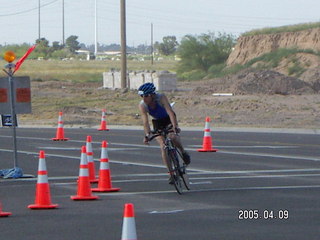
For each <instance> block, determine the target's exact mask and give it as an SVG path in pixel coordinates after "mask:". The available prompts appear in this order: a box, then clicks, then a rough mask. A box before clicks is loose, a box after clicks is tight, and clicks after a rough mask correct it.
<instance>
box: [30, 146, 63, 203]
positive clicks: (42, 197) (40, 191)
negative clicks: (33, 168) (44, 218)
mask: <svg viewBox="0 0 320 240" xmlns="http://www.w3.org/2000/svg"><path fill="white" fill-rule="evenodd" d="M56 207H58V204H52V203H51V197H50V187H49V183H48V176H47V167H46V159H45V154H44V151H40V153H39V166H38V181H37V186H36V197H35V203H34V204H31V205H29V206H28V208H30V209H53V208H56Z"/></svg>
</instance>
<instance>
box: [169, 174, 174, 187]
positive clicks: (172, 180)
mask: <svg viewBox="0 0 320 240" xmlns="http://www.w3.org/2000/svg"><path fill="white" fill-rule="evenodd" d="M168 181H169V184H171V185H173V184H174V177H173V176H170V177H169V180H168Z"/></svg>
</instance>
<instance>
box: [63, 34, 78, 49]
mask: <svg viewBox="0 0 320 240" xmlns="http://www.w3.org/2000/svg"><path fill="white" fill-rule="evenodd" d="M77 39H78V36H74V35H71V36H70V37H68V38H67V39H66V47H67V48H68V49H69V51H70V52H71V53H75V52H76V51H77V50H79V49H80V48H81V47H80V45H79V42H78V41H77Z"/></svg>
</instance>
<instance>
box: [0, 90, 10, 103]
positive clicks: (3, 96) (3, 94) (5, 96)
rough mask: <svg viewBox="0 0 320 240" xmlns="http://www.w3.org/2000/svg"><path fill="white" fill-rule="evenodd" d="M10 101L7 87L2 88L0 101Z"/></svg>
mask: <svg viewBox="0 0 320 240" xmlns="http://www.w3.org/2000/svg"><path fill="white" fill-rule="evenodd" d="M5 102H8V92H7V89H6V88H0V103H5Z"/></svg>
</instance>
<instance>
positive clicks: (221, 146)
mask: <svg viewBox="0 0 320 240" xmlns="http://www.w3.org/2000/svg"><path fill="white" fill-rule="evenodd" d="M189 146H190V147H193V148H200V147H202V145H189ZM215 148H270V149H283V148H284V149H286V148H298V147H297V146H273V145H250V146H223V145H219V146H217V145H215Z"/></svg>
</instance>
